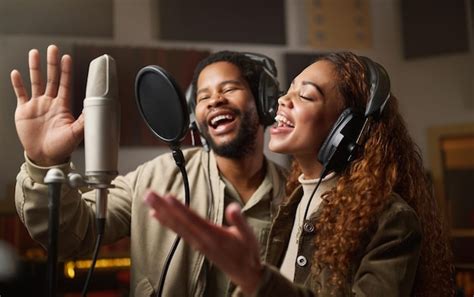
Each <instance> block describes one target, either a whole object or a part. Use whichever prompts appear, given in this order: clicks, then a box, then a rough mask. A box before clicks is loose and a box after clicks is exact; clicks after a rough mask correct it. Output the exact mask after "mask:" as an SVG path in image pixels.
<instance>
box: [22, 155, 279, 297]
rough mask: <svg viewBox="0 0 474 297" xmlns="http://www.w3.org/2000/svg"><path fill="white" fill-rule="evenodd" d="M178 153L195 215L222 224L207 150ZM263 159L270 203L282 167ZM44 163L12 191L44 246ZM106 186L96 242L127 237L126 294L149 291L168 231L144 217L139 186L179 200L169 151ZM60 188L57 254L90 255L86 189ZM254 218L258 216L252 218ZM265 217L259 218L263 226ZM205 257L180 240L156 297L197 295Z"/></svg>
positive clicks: (26, 170)
mask: <svg viewBox="0 0 474 297" xmlns="http://www.w3.org/2000/svg"><path fill="white" fill-rule="evenodd" d="M183 154H184V157H185V159H186V170H187V174H188V179H189V185H190V189H191V204H190V207H191V208H192V209H193V210H194V211H195V212H197V213H198V214H199V215H201V216H202V217H206V218H208V219H209V220H211V221H212V222H214V223H217V224H220V223H222V221H223V214H224V195H225V192H227V191H225V183H224V182H223V181H222V179H221V178H220V177H219V172H218V169H217V165H216V160H215V157H214V155H213V154H212V153H207V152H205V151H204V150H202V149H200V148H192V149H186V150H184V151H183ZM266 164H267V176H266V179H265V180H266V184H267V186H268V184H269V185H270V187H272V186H273V188H272V189H271V190H270V191H267V193H268V194H266V195H270V196H271V197H267V198H268V199H267V200H268V201H270V202H276V201H279V200H281V197H282V196H283V195H284V178H285V177H284V172H283V171H282V170H281V169H280V168H278V167H277V166H276V165H275V164H273V163H271V162H270V161H267V162H266ZM59 167H61V168H62V169H63V170H64V171H65V173H68V172H70V171H71V170H72V169H71V165H70V164H63V165H61V166H59ZM48 169H49V168H41V167H38V166H35V165H34V164H32V163H31V162H29V161H28V160H27V161H26V162H25V163H24V164H23V165H22V166H21V171H20V173H19V174H18V176H17V184H16V194H15V200H16V208H17V212H18V214H19V216H20V218H21V220H22V221H23V223H24V224H25V226H26V227H27V229H28V231H29V232H30V234H31V236H32V237H33V238H34V239H36V240H37V241H39V242H40V243H42V244H43V245H44V246H46V245H47V242H48V236H47V235H48V230H47V227H48V215H47V212H48V199H47V196H48V192H47V186H46V185H45V184H44V183H43V178H44V176H45V174H46V172H47V170H48ZM209 181H210V182H209ZM113 184H114V186H115V187H114V188H112V189H110V194H109V198H108V209H107V220H106V229H105V236H104V240H103V243H104V244H107V243H112V242H114V241H117V240H119V239H121V238H123V237H126V236H130V237H131V261H132V269H131V284H130V295H131V296H150V295H151V294H154V290H156V286H157V284H158V280H159V276H160V272H161V269H162V267H163V264H164V261H165V258H166V256H167V255H168V252H169V250H170V246H171V244H172V242H173V241H174V239H175V234H174V233H173V232H171V231H169V230H168V229H165V228H163V227H161V226H160V224H159V223H158V221H156V220H154V219H153V218H151V217H150V216H149V207H148V206H147V205H145V204H144V202H143V197H144V194H145V192H146V190H147V189H148V188H151V189H153V190H155V191H157V192H158V193H162V194H164V193H173V194H175V195H177V197H178V198H179V199H180V200H182V201H184V186H183V179H182V177H181V173H180V171H179V169H178V168H177V166H176V164H175V162H174V159H173V157H172V156H171V154H165V155H161V156H159V157H157V158H155V159H154V160H152V161H150V162H147V163H145V164H143V165H141V166H139V167H138V168H137V169H136V170H135V171H133V172H131V173H129V174H127V175H125V176H118V177H117V178H116V179H115V180H114V181H113ZM61 192H62V193H61V197H62V198H61V211H60V212H61V214H60V227H59V234H58V237H59V254H60V257H61V258H63V259H64V258H70V257H81V256H90V255H91V254H92V251H93V248H94V242H95V238H96V226H95V225H96V223H95V222H96V221H95V207H94V203H95V195H94V193H93V191H87V192H82V193H81V192H80V191H78V190H76V189H73V188H70V187H68V186H63V187H62V190H61ZM264 192H265V191H264ZM275 204H276V203H268V208H267V209H264V210H262V211H263V212H266V213H268V212H270V208H271V206H275ZM250 215H251V214H250ZM258 215H259V214H258V212H257V214H256V216H258ZM250 219H252V218H250ZM255 219H256V220H258V217H257V218H255ZM270 220H271V218H269V219H267V221H266V222H264V223H265V224H268V228H269V227H270V223H271V222H270ZM265 233H266V232H265ZM265 235H268V234H267V233H266V234H265ZM265 237H266V236H265ZM265 239H266V238H262V240H265ZM204 262H205V259H204V256H202V255H201V254H199V253H197V252H195V251H194V250H193V249H192V248H190V247H189V246H188V245H187V244H183V243H182V242H181V243H180V244H179V246H178V248H177V251H176V252H175V254H174V257H173V261H172V264H171V266H170V268H169V270H168V275H167V277H166V283H165V287H164V290H163V294H164V295H163V296H179V297H183V296H202V294H203V292H204V289H205V286H206V275H205V265H204Z"/></svg>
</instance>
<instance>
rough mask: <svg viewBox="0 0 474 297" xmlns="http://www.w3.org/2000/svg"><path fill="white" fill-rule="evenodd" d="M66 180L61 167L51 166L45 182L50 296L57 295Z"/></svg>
mask: <svg viewBox="0 0 474 297" xmlns="http://www.w3.org/2000/svg"><path fill="white" fill-rule="evenodd" d="M65 181H66V177H65V175H64V172H63V171H62V170H61V169H59V168H51V169H50V170H48V172H47V173H46V176H45V178H44V182H45V183H46V184H47V185H48V192H49V200H48V209H49V217H48V237H49V242H48V262H47V263H48V264H47V271H48V272H47V273H48V292H49V295H48V296H51V297H53V296H56V289H57V275H58V264H57V262H58V229H59V203H60V201H59V198H60V196H61V185H62V184H63V183H64V182H65Z"/></svg>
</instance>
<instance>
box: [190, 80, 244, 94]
mask: <svg viewBox="0 0 474 297" xmlns="http://www.w3.org/2000/svg"><path fill="white" fill-rule="evenodd" d="M227 84H236V85H243V84H242V82H241V81H240V80H236V79H229V80H224V81H222V82H220V83H219V86H224V85H227ZM207 90H208V88H203V89H199V90H197V92H196V95H199V94H200V93H202V92H205V91H207Z"/></svg>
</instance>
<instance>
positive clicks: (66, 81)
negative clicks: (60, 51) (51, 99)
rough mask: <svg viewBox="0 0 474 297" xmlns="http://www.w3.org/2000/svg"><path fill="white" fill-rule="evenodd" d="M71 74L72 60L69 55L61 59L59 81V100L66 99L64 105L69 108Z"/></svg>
mask: <svg viewBox="0 0 474 297" xmlns="http://www.w3.org/2000/svg"><path fill="white" fill-rule="evenodd" d="M71 73H72V59H71V56H69V55H64V56H63V57H62V58H61V79H60V81H59V91H58V98H61V99H64V103H65V104H66V105H67V106H69V98H70V95H71Z"/></svg>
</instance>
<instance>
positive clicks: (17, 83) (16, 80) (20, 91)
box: [10, 69, 28, 105]
mask: <svg viewBox="0 0 474 297" xmlns="http://www.w3.org/2000/svg"><path fill="white" fill-rule="evenodd" d="M10 79H11V82H12V86H13V91H15V95H16V98H17V104H18V105H20V104H24V103H26V102H28V94H27V93H26V89H25V86H24V85H23V79H22V78H21V74H20V72H18V70H16V69H15V70H13V71H12V72H11V74H10Z"/></svg>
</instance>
